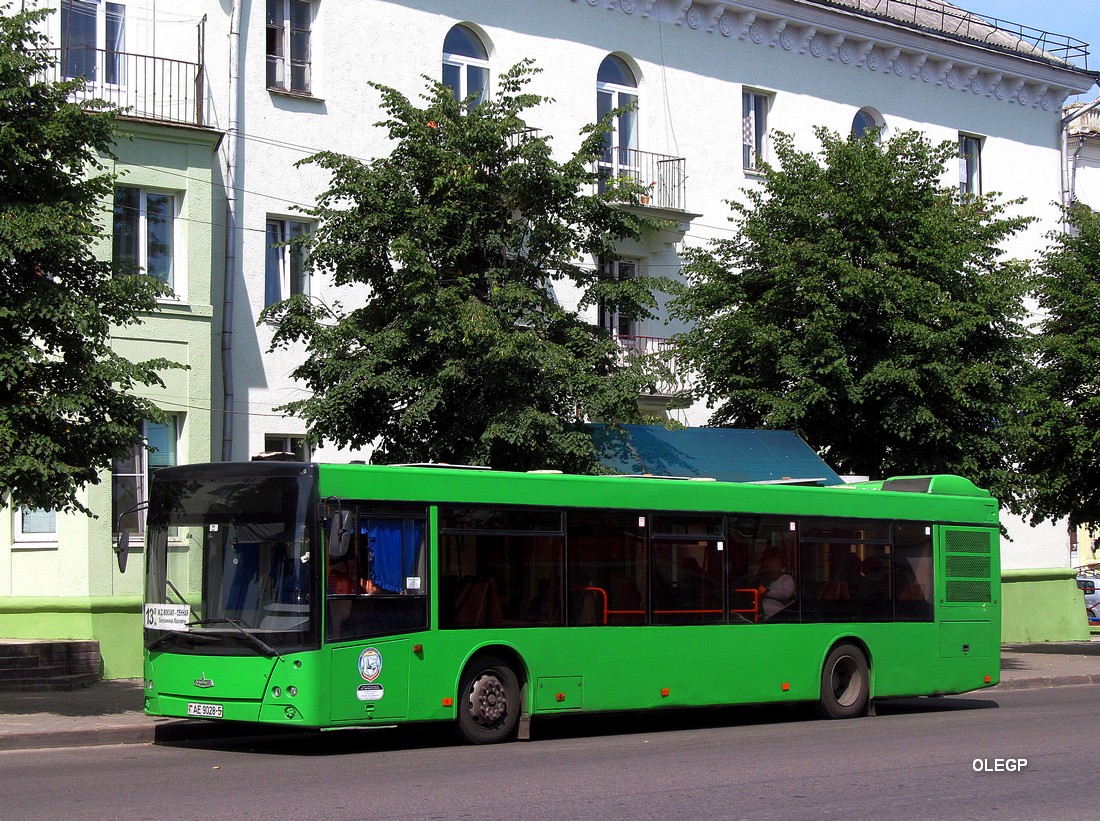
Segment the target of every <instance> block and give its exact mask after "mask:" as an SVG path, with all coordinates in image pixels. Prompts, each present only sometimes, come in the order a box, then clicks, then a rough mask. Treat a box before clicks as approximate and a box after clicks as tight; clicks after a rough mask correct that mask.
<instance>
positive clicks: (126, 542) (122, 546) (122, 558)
mask: <svg viewBox="0 0 1100 821" xmlns="http://www.w3.org/2000/svg"><path fill="white" fill-rule="evenodd" d="M115 555H116V556H117V557H118V572H119V573H125V572H126V557H127V556H129V555H130V532H129V531H128V530H126V529H124V528H120V529H119V531H118V539H117V540H116V541H115Z"/></svg>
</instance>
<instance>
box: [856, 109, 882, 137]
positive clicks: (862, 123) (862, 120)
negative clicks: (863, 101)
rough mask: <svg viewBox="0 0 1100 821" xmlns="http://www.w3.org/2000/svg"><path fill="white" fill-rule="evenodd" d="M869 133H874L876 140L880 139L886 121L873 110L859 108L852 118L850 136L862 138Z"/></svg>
mask: <svg viewBox="0 0 1100 821" xmlns="http://www.w3.org/2000/svg"><path fill="white" fill-rule="evenodd" d="M871 131H873V132H875V134H876V138H881V137H882V135H883V132H885V131H886V121H885V120H884V119H883V118H882V115H881V114H879V113H878V112H877V111H875V110H874V109H873V108H868V107H864V108H861V109H860V110H859V111H857V112H856V116H855V117H853V118H852V136H854V137H862V136H863V135H864V134H866V133H868V132H871Z"/></svg>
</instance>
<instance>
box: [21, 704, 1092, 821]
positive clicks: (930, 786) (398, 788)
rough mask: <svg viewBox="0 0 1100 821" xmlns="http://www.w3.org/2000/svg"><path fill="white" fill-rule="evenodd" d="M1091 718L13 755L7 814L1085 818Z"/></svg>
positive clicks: (715, 726) (882, 719)
mask: <svg viewBox="0 0 1100 821" xmlns="http://www.w3.org/2000/svg"><path fill="white" fill-rule="evenodd" d="M1098 707H1100V687H1097V686H1091V685H1090V686H1074V687H1058V688H1049V689H1035V690H1019V691H1010V692H1003V693H996V692H990V693H979V694H973V695H969V696H960V697H955V698H949V699H939V700H932V699H918V700H911V701H903V702H888V703H885V704H882V705H880V707H879V714H878V716H876V717H874V718H867V719H860V720H854V721H839V722H837V721H819V720H815V719H813V718H812V717H810V714H809V713H808V711H806V710H803V709H791V708H767V709H759V708H737V709H724V710H719V711H698V712H690V713H675V714H653V713H650V714H646V715H630V716H623V717H610V718H608V717H603V718H598V719H592V718H585V719H577V720H572V719H570V720H556V721H553V722H549V723H544V724H535V725H534V734H535V736H536V740H534V741H531V742H526V743H524V742H519V743H514V744H508V745H502V746H496V747H468V746H460V745H458V744H456V743H454V742H452V740H451V735H450V732H449V728H438V727H431V728H403V729H401V730H376V731H371V732H339V733H324V734H316V735H309V736H294V737H288V736H268V737H252V738H247V739H232V740H220V741H218V740H207V741H203V742H194V741H192V742H187V743H180V744H158V745H122V746H104V747H86V748H64V749H53V750H31V751H12V752H3V753H0V816H2V817H3V818H4V819H5V820H6V821H16V819H35V818H49V819H58V818H67V819H84V818H96V819H99V818H103V819H107V818H112V819H113V818H119V819H130V818H134V819H136V818H148V819H154V820H155V821H167V820H168V819H172V820H173V821H175V819H185V818H196V819H206V818H211V819H214V818H216V819H220V820H221V821H235V819H296V821H301V820H302V819H320V818H326V819H327V818H333V819H357V821H359V820H361V819H376V818H401V819H421V818H479V819H480V818H507V819H525V818H547V819H551V818H552V819H564V818H568V819H583V818H599V819H603V820H605V821H606V819H620V818H621V819H648V818H652V819H667V818H693V819H695V818H751V819H768V818H783V819H790V818H793V819H798V818H806V819H815V821H816V820H817V819H825V818H840V817H843V818H846V819H851V818H881V817H890V816H894V817H904V818H906V819H909V820H911V819H923V818H936V819H940V818H958V817H972V818H973V817H993V818H1001V819H1025V818H1026V819H1029V821H1031V820H1032V819H1035V818H1044V819H1060V818H1067V819H1068V818H1073V819H1080V818H1081V817H1083V815H1082V813H1084V815H1085V816H1087V815H1088V814H1090V813H1089V811H1088V810H1087V809H1086V807H1085V805H1083V804H1082V800H1083V799H1084V797H1085V796H1086V795H1088V794H1091V792H1092V790H1091V788H1088V789H1085V790H1082V783H1083V782H1082V777H1084V776H1086V775H1087V774H1088V773H1090V772H1091V769H1092V768H1091V760H1092V759H1093V756H1092V755H1091V754H1090V753H1089V750H1090V749H1093V744H1094V738H1095V728H1096V721H1097V713H1098V709H1097V708H1098ZM1021 759H1026V764H1021V763H1020V760H1021ZM1086 803H1087V802H1086Z"/></svg>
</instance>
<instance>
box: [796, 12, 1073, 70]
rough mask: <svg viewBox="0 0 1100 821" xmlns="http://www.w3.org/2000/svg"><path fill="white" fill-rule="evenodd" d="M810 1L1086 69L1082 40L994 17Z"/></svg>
mask: <svg viewBox="0 0 1100 821" xmlns="http://www.w3.org/2000/svg"><path fill="white" fill-rule="evenodd" d="M810 2H812V3H816V4H819V5H823V6H834V7H836V8H843V9H847V10H851V11H857V12H859V13H862V14H866V15H868V16H872V17H879V18H882V19H885V20H892V21H895V22H898V23H902V24H906V25H910V26H913V27H915V28H918V29H923V30H925V31H930V32H933V33H935V34H941V35H946V36H948V37H954V38H957V39H959V40H964V41H968V42H973V43H981V44H982V45H985V46H990V47H992V48H995V49H999V50H1002V51H1009V52H1013V53H1015V54H1021V55H1026V56H1028V57H1032V58H1036V59H1041V60H1047V61H1050V62H1060V63H1065V64H1067V65H1070V66H1073V67H1076V68H1081V69H1084V70H1086V71H1087V70H1088V55H1089V44H1088V43H1086V42H1085V41H1083V40H1079V39H1078V38H1076V37H1070V36H1069V35H1067V34H1055V33H1053V32H1049V31H1044V30H1042V29H1037V28H1033V27H1032V26H1025V25H1022V24H1020V23H1013V22H1010V21H1008V20H1001V19H999V18H997V17H983V16H980V15H978V14H974V13H972V12H969V11H966V10H965V9H960V8H958V7H957V6H953V5H950V4H948V3H942V2H939V0H810ZM1036 8H1041V6H1036Z"/></svg>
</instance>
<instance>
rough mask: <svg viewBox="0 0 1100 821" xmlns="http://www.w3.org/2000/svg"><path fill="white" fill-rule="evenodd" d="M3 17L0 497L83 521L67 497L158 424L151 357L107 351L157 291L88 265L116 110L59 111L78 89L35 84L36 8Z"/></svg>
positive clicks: (145, 282)
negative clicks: (135, 391) (116, 330)
mask: <svg viewBox="0 0 1100 821" xmlns="http://www.w3.org/2000/svg"><path fill="white" fill-rule="evenodd" d="M3 12H4V13H3V14H0V498H4V497H6V498H5V499H4V500H5V501H7V502H8V503H9V504H11V505H12V506H16V507H30V508H46V509H50V508H52V509H57V510H83V511H85V512H88V511H87V508H85V507H84V506H83V505H82V504H81V503H80V502H78V501H77V498H76V494H77V493H78V491H79V490H80V489H81V488H83V487H84V486H85V485H87V484H88V483H96V482H97V481H98V474H99V471H101V470H103V469H106V468H108V467H109V466H110V460H111V459H112V457H115V456H121V455H123V454H124V453H125V452H126V451H127V450H128V449H129V448H130V447H132V445H133V444H134V443H135V442H137V441H140V439H141V434H142V422H143V420H144V419H146V418H160V414H159V412H158V411H157V410H156V408H155V407H154V406H153V405H152V404H151V403H149V402H147V401H145V400H142V399H138V398H135V397H134V396H133V395H131V393H130V390H131V389H132V388H133V387H134V386H136V385H153V384H159V383H160V380H159V378H158V377H157V375H156V373H155V372H154V369H155V368H161V367H167V366H168V363H165V362H162V361H160V360H150V361H148V362H141V363H133V362H129V361H127V360H126V359H124V358H123V357H121V356H119V355H118V354H116V353H115V352H114V351H112V350H111V346H110V338H111V326H112V325H115V326H124V325H128V324H132V323H134V322H136V321H138V318H139V314H140V313H141V312H143V311H149V310H152V309H154V308H155V306H156V297H157V296H158V295H159V294H161V293H162V292H163V291H164V289H163V287H162V286H161V285H160V284H159V283H158V282H157V281H156V280H155V279H153V278H151V277H148V276H145V275H133V276H113V272H112V267H111V264H110V263H108V262H104V261H101V260H99V259H97V258H96V256H95V255H94V253H93V248H94V247H95V246H96V245H97V244H98V243H101V242H102V240H103V238H104V230H103V227H102V223H101V221H100V220H101V216H102V213H103V207H104V202H105V200H106V198H107V197H108V195H109V194H110V192H111V189H112V184H113V181H112V177H111V176H109V175H108V174H106V173H103V172H104V167H103V164H102V162H101V160H100V157H102V156H106V155H109V153H110V149H111V145H112V141H113V133H114V117H113V113H112V112H110V111H108V110H106V107H105V105H99V106H95V105H92V106H81V105H76V104H73V103H71V102H69V100H68V98H69V95H70V94H71V93H72V92H73V91H74V90H76V89H77V88H79V87H81V85H82V83H81V82H80V81H70V82H48V81H46V80H45V79H44V77H45V76H46V74H47V72H48V69H49V68H50V65H51V59H52V58H51V56H50V53H49V52H48V51H46V50H45V49H46V47H47V45H48V43H47V42H46V40H45V38H44V36H43V35H41V34H40V33H38V32H37V31H36V25H37V23H38V22H39V21H40V20H41V19H42V18H43V16H44V14H45V13H46V12H45V11H44V10H37V11H31V12H26V13H16V14H10V13H9V12H10V9H4V10H3Z"/></svg>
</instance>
